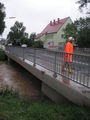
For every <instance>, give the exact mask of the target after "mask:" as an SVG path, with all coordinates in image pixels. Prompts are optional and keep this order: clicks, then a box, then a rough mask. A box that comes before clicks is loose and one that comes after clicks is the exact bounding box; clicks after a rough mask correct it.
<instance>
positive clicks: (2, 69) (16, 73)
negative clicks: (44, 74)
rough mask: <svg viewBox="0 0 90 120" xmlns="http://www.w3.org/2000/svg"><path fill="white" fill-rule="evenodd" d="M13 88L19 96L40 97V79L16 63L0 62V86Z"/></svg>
mask: <svg viewBox="0 0 90 120" xmlns="http://www.w3.org/2000/svg"><path fill="white" fill-rule="evenodd" d="M6 85H7V86H9V87H11V88H14V89H15V90H16V91H18V93H19V94H20V96H28V97H35V98H36V97H40V94H41V92H40V81H39V82H38V80H37V79H36V78H35V77H34V76H32V75H30V73H28V72H27V71H26V70H25V69H24V68H22V67H21V66H19V65H18V64H16V63H14V62H13V63H9V64H8V63H3V64H0V87H1V86H6Z"/></svg>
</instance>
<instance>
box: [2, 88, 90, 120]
mask: <svg viewBox="0 0 90 120" xmlns="http://www.w3.org/2000/svg"><path fill="white" fill-rule="evenodd" d="M4 92H5V93H4V94H3V95H1V94H0V120H79V119H80V120H89V118H90V110H89V109H86V108H84V107H79V106H76V105H73V104H70V103H68V104H55V103H52V102H46V101H37V102H28V101H24V100H21V99H20V98H19V97H17V96H14V95H13V94H14V93H13V94H12V91H11V93H10V90H4ZM8 96H9V97H8Z"/></svg>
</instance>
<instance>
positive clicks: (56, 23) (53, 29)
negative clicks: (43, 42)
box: [37, 17, 69, 38]
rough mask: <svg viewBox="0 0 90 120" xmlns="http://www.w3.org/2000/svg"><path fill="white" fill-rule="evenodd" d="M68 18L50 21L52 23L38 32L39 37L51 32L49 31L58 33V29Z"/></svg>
mask: <svg viewBox="0 0 90 120" xmlns="http://www.w3.org/2000/svg"><path fill="white" fill-rule="evenodd" d="M68 18H69V17H67V18H63V19H59V18H58V20H57V21H55V20H54V21H53V22H52V21H50V23H49V24H48V25H47V26H46V27H45V28H44V30H43V31H42V32H41V33H40V34H37V38H38V37H40V36H42V35H44V34H49V33H56V32H58V30H59V29H60V28H61V26H62V25H63V24H64V23H65V21H66V20H67V19H68Z"/></svg>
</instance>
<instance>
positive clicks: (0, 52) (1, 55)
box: [0, 49, 6, 61]
mask: <svg viewBox="0 0 90 120" xmlns="http://www.w3.org/2000/svg"><path fill="white" fill-rule="evenodd" d="M5 59H6V55H5V52H4V51H3V50H2V49H0V61H3V60H5Z"/></svg>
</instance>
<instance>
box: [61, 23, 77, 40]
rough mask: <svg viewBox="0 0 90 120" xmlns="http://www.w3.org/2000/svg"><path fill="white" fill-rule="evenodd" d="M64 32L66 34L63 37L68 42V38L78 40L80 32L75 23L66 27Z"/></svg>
mask: <svg viewBox="0 0 90 120" xmlns="http://www.w3.org/2000/svg"><path fill="white" fill-rule="evenodd" d="M63 32H64V34H62V37H63V38H64V39H66V41H67V40H68V38H69V37H70V36H72V37H73V38H74V39H75V40H77V36H78V31H77V27H76V26H75V24H74V23H72V24H68V25H67V26H66V28H65V29H63Z"/></svg>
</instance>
